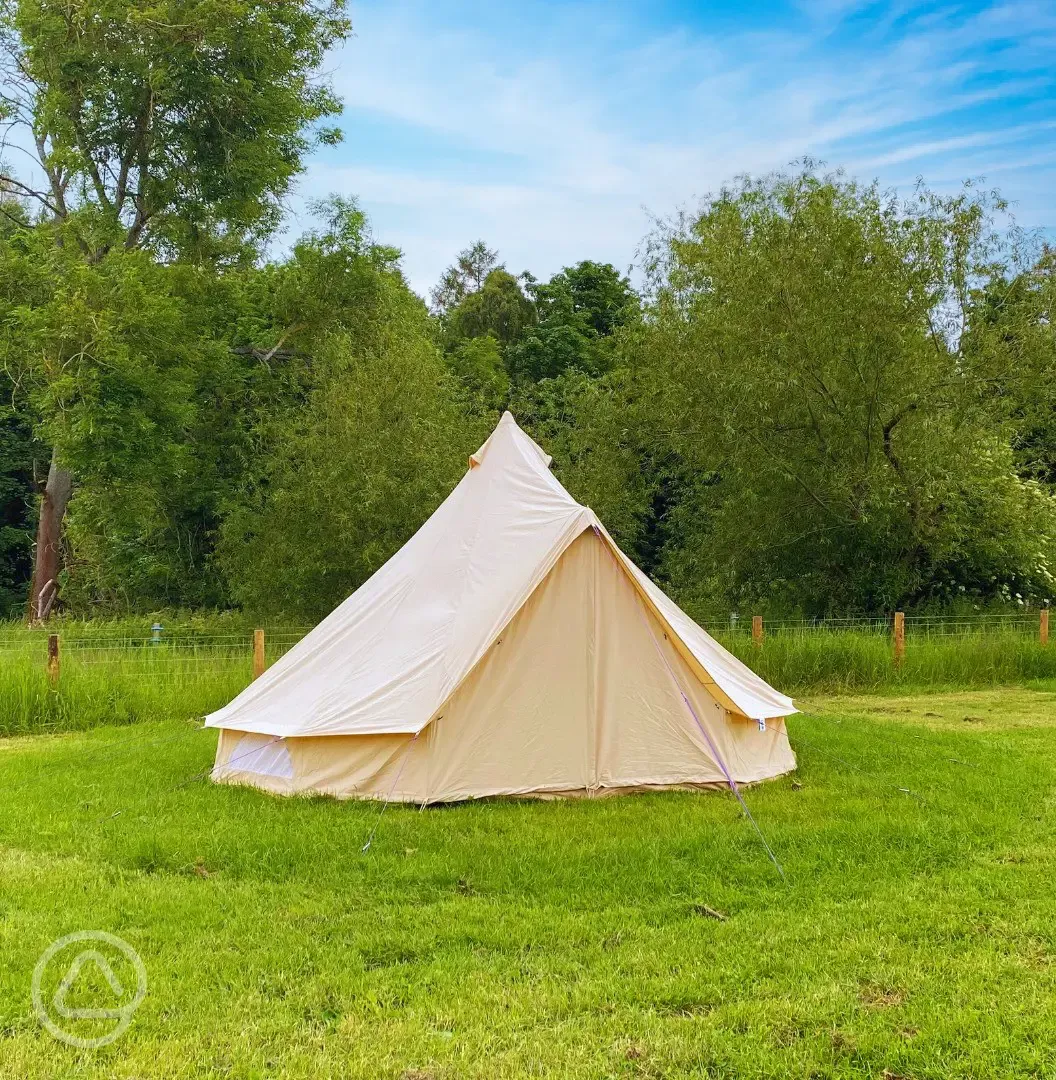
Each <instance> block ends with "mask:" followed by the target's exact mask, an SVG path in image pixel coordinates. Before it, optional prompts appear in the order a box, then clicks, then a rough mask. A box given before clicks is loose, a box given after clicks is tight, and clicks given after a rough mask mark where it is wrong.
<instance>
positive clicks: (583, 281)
mask: <svg viewBox="0 0 1056 1080" xmlns="http://www.w3.org/2000/svg"><path fill="white" fill-rule="evenodd" d="M528 290H529V293H530V294H531V297H532V300H533V301H534V303H535V309H536V313H537V318H538V323H537V325H534V326H531V327H530V328H528V329H527V331H526V332H525V333H524V335H523V336H522V337H521V338H520V339H519V340H518V341H516V342H514V343H513V344H512V345H511V346H510V348H509V349H508V350H507V367H508V368H509V371H510V376H511V378H512V379H514V380H515V381H517V382H525V381H531V382H538V381H539V380H540V379H552V378H555V377H556V376H558V375H561V374H562V373H563V372H565V371H569V370H572V369H575V370H576V371H581V372H584V373H585V374H588V375H594V376H597V375H601V374H603V373H605V372H606V371H610V370H611V369H612V368H613V367H614V366H615V365H616V363H617V362H618V357H617V353H616V348H615V341H616V339H615V336H614V335H615V333H616V331H617V330H619V329H620V328H621V327H622V326H624V325H625V324H626V323H627V322H628V321H629V320H630V319H632V318H633V317H634V316H635V315H636V314H637V311H638V300H637V297H636V296H635V294H634V292H633V290H632V289H631V286H630V282H629V281H628V280H627V279H626V278H625V277H621V276H620V274H619V272H618V271H617V270H616V269H615V267H613V266H610V265H608V264H602V263H595V262H590V261H584V262H581V263H578V264H577V265H576V266H572V267H566V268H565V269H564V270H562V271H561V272H560V273H558V274H555V275H554V276H553V277H552V278H551V279H550V280H549V281H548V282H544V283H536V282H533V283H531V284H530V285H529V286H528Z"/></svg>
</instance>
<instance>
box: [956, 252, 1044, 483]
mask: <svg viewBox="0 0 1056 1080" xmlns="http://www.w3.org/2000/svg"><path fill="white" fill-rule="evenodd" d="M1028 240H1029V238H1028ZM1027 250H1028V251H1029V244H1028V247H1027ZM1011 254H1012V255H1013V258H1012V259H1009V260H1006V261H1003V262H999V263H995V264H994V265H993V267H992V268H991V271H990V275H989V277H988V279H987V280H986V281H985V283H984V284H983V285H982V286H981V287H980V288H978V289H976V290H975V291H974V293H973V296H972V302H971V305H970V306H969V309H968V314H967V327H966V331H965V335H964V346H963V352H964V355H965V360H966V363H967V364H969V365H970V366H971V370H972V371H973V373H974V374H975V375H976V376H977V378H978V379H979V382H980V388H981V393H982V395H983V397H984V398H985V399H986V400H987V401H988V402H989V403H990V404H992V405H993V406H994V407H995V408H996V410H997V411H998V412H999V413H1000V414H1001V415H1002V416H1004V417H1006V418H1007V420H1008V422H1009V423H1010V424H1011V427H1012V430H1013V436H1012V446H1013V449H1014V451H1015V455H1016V462H1017V466H1018V468H1019V471H1020V473H1021V474H1022V475H1023V476H1025V477H1032V478H1035V479H1038V480H1042V481H1044V482H1045V483H1046V484H1048V485H1049V486H1050V487H1052V486H1053V485H1056V251H1054V250H1053V249H1052V248H1050V247H1047V246H1046V247H1043V249H1042V251H1041V252H1040V253H1039V254H1038V255H1037V257H1036V258H1035V259H1033V260H1032V261H1031V264H1030V265H1028V266H1027V267H1025V268H1023V267H1021V266H1017V265H1016V262H1017V261H1022V259H1023V257H1024V254H1025V253H1024V252H1021V251H1016V250H1015V249H1013V251H1012V253H1011ZM1017 255H1018V256H1019V258H1018V259H1016V258H1015V256H1017Z"/></svg>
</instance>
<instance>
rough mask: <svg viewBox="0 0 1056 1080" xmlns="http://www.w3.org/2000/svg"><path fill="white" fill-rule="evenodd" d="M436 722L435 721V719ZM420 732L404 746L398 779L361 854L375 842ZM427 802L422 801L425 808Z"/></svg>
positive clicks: (397, 771) (390, 790)
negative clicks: (375, 835)
mask: <svg viewBox="0 0 1056 1080" xmlns="http://www.w3.org/2000/svg"><path fill="white" fill-rule="evenodd" d="M436 719H437V720H442V719H443V717H441V716H438V717H437V718H436ZM434 723H435V721H434ZM418 735H419V732H417V731H416V732H415V733H414V735H413V736H412V737H411V741H410V742H409V743H408V744H407V745H406V746H405V747H404V750H403V755H402V757H401V758H400V767H399V769H397V770H396V779H395V780H393V782H392V787H391V788H389V794H388V797H387V798H386V799H385V801H384V802H383V803H382V804H381V813H379V814H378V817H377V820H376V821H375V822H374V828H373V829H371V830H370V836H368V837H367V842H366V843H365V844H364V845H363V846H362V847H361V848H360V849H359V853H360V855H366V853H367V852H368V851H370V845H371V844H372V843H374V834H375V833H376V832H377V831H378V826H379V825H380V824H381V819H382V818H383V817H384V816H385V811H386V810H388V808H389V803H390V802H392V796H393V793H394V792H395V791H396V785H397V784H398V783H399V782H400V777H401V776H403V767H404V765H406V764H407V758H408V757H409V756H410V753H411V747H412V746H414V744H415V743H416V742H417V741H418ZM424 806H425V803H422V807H423V808H424Z"/></svg>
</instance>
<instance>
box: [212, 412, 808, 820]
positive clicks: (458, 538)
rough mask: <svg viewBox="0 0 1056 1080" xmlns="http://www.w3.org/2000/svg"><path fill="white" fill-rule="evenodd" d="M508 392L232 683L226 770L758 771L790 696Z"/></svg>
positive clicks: (573, 774) (468, 788)
mask: <svg viewBox="0 0 1056 1080" xmlns="http://www.w3.org/2000/svg"><path fill="white" fill-rule="evenodd" d="M549 465H550V458H549V457H547V456H546V455H545V454H544V453H543V451H542V450H541V449H540V448H539V446H537V445H536V443H535V442H533V441H532V439H531V438H529V437H528V436H527V435H526V434H525V433H524V432H523V431H522V430H521V429H520V428H519V427H518V426H517V424H516V423H515V421H514V419H513V417H512V416H511V415H510V414H509V413H506V414H505V415H504V416H503V417H502V420H501V421H500V422H499V425H498V427H496V429H495V431H494V432H493V433H492V435H491V436H490V438H489V439H488V440H487V442H485V443H484V445H483V446H482V447H481V448H480V449H479V450H478V451H477V452H476V453H475V454H474V455H473V456H472V457H471V458H470V467H469V470H468V471H467V473H466V475H465V476H464V477H463V478H462V480H461V482H460V483H459V484H458V486H457V487H456V488H455V490H454V491H453V492H452V493H451V495H450V496H449V497H448V498H447V499H446V500H445V501H444V502H443V504H442V505H441V506H440V507H439V509H438V510H437V511H436V513H434V514H433V516H432V517H431V518H430V519H429V520H428V521H427V522H426V523H425V524H424V525H423V526H422V528H421V529H420V530H419V531H418V532H417V533H416V534H415V535H414V536H413V537H412V538H411V540H409V541H408V543H407V544H406V545H405V546H404V547H403V548H402V549H401V550H400V551H399V552H397V553H396V554H395V555H394V556H393V557H392V558H391V559H390V560H389V561H388V562H387V563H386V564H385V565H384V566H383V567H382V568H381V569H380V570H378V571H377V573H375V574H374V576H373V577H371V578H370V580H369V581H367V582H366V583H365V584H364V585H363V586H362V587H361V588H359V589H358V590H357V591H356V592H355V593H354V594H353V595H352V596H350V597H349V598H348V599H347V600H346V601H345V602H344V603H343V604H342V605H341V606H340V607H339V608H337V610H336V611H334V612H333V613H332V614H331V615H330V616H329V617H328V618H327V619H325V620H324V621H323V622H322V623H320V624H319V625H318V626H317V627H316V628H315V629H314V630H313V631H312V632H311V633H310V634H308V635H307V637H305V638H304V639H303V640H302V641H301V642H300V643H299V644H298V645H297V646H296V647H295V648H293V649H291V650H290V651H289V652H288V653H286V655H285V656H283V657H282V659H281V660H279V661H278V662H277V663H276V664H275V665H274V666H273V667H272V668H270V669H269V670H268V671H267V672H266V673H265V674H264V675H263V676H261V677H260V678H259V679H257V680H256V681H255V682H254V683H252V684H251V685H250V686H249V687H248V688H247V689H246V690H245V691H243V692H242V693H241V694H239V696H238V697H237V698H235V700H234V701H232V702H231V704H229V705H228V706H226V707H225V708H223V709H220V710H219V711H218V712H215V713H213V714H212V715H211V716H209V717H208V718H207V720H206V723H207V724H208V725H209V726H211V727H216V728H220V740H219V746H218V748H217V756H216V766H215V768H214V771H213V777H214V779H216V780H219V781H224V782H229V783H240V784H252V785H255V786H257V787H261V788H265V789H266V790H268V791H273V792H278V793H282V794H293V793H297V792H325V793H329V794H332V795H336V796H338V797H341V798H377V799H390V800H398V801H404V802H414V803H423V804H424V803H433V802H449V801H455V800H460V799H474V798H482V797H486V796H493V795H535V796H576V795H600V794H606V793H609V792H617V791H628V790H639V789H649V788H661V787H676V786H677V787H710V786H715V785H720V784H721V785H726V784H730V785H731V786H732V785H733V784H734V783H750V782H753V781H757V780H764V779H766V778H768V777H773V776H778V775H780V774H782V773H784V772H787V771H789V770H790V769H792V768H794V767H795V758H794V756H793V754H792V750H791V747H790V746H789V743H788V736H787V734H786V731H785V723H784V720H783V717H785V716H787V715H789V714H790V713H793V712H795V711H796V710H795V707H794V705H793V704H792V702H791V700H790V699H789V698H787V697H785V696H784V695H782V694H779V693H778V692H777V691H776V690H774V689H773V688H772V687H770V686H768V685H767V684H766V683H765V682H764V681H763V680H762V679H760V678H759V677H758V676H757V675H755V674H754V673H753V672H752V671H750V670H749V669H748V668H747V667H745V666H744V665H743V664H742V663H740V661H738V660H737V659H735V658H734V657H733V656H731V655H730V654H729V653H728V652H727V651H726V650H725V649H723V648H722V647H721V646H720V645H718V644H717V643H716V642H715V641H714V640H713V639H712V638H710V637H709V636H708V635H707V634H706V633H705V632H704V631H703V630H702V629H701V628H700V627H699V626H697V625H696V623H694V622H693V621H692V620H691V619H690V618H689V616H687V615H686V614H685V613H684V612H683V611H681V610H680V609H679V608H678V606H677V605H676V604H674V603H673V602H672V601H671V600H670V599H668V597H667V596H665V595H664V593H663V592H661V590H660V589H658V588H657V587H656V586H655V585H654V584H653V583H652V582H651V581H649V579H648V578H647V577H646V576H645V575H644V574H643V573H642V572H641V571H640V570H638V568H637V567H636V566H635V565H634V564H633V563H632V562H631V561H630V559H628V558H627V556H626V555H624V554H623V553H622V552H621V551H620V550H619V548H618V547H617V546H616V544H615V543H614V542H613V540H612V538H611V537H610V536H609V534H608V533H607V532H606V531H605V529H604V527H603V526H602V525H601V523H600V522H599V521H598V519H597V518H596V517H595V515H594V513H593V511H591V510H590V509H589V508H588V507H585V506H581V505H580V504H579V503H577V502H576V501H575V500H574V499H573V498H572V496H571V495H569V493H568V492H567V491H565V489H564V488H563V487H562V486H561V484H559V483H558V481H557V480H556V478H555V477H554V476H553V474H552V473H551V472H550V468H549Z"/></svg>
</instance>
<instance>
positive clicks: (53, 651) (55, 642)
mask: <svg viewBox="0 0 1056 1080" xmlns="http://www.w3.org/2000/svg"><path fill="white" fill-rule="evenodd" d="M48 679H49V681H50V682H51V685H52V686H56V685H57V684H58V681H59V635H58V634H48Z"/></svg>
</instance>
